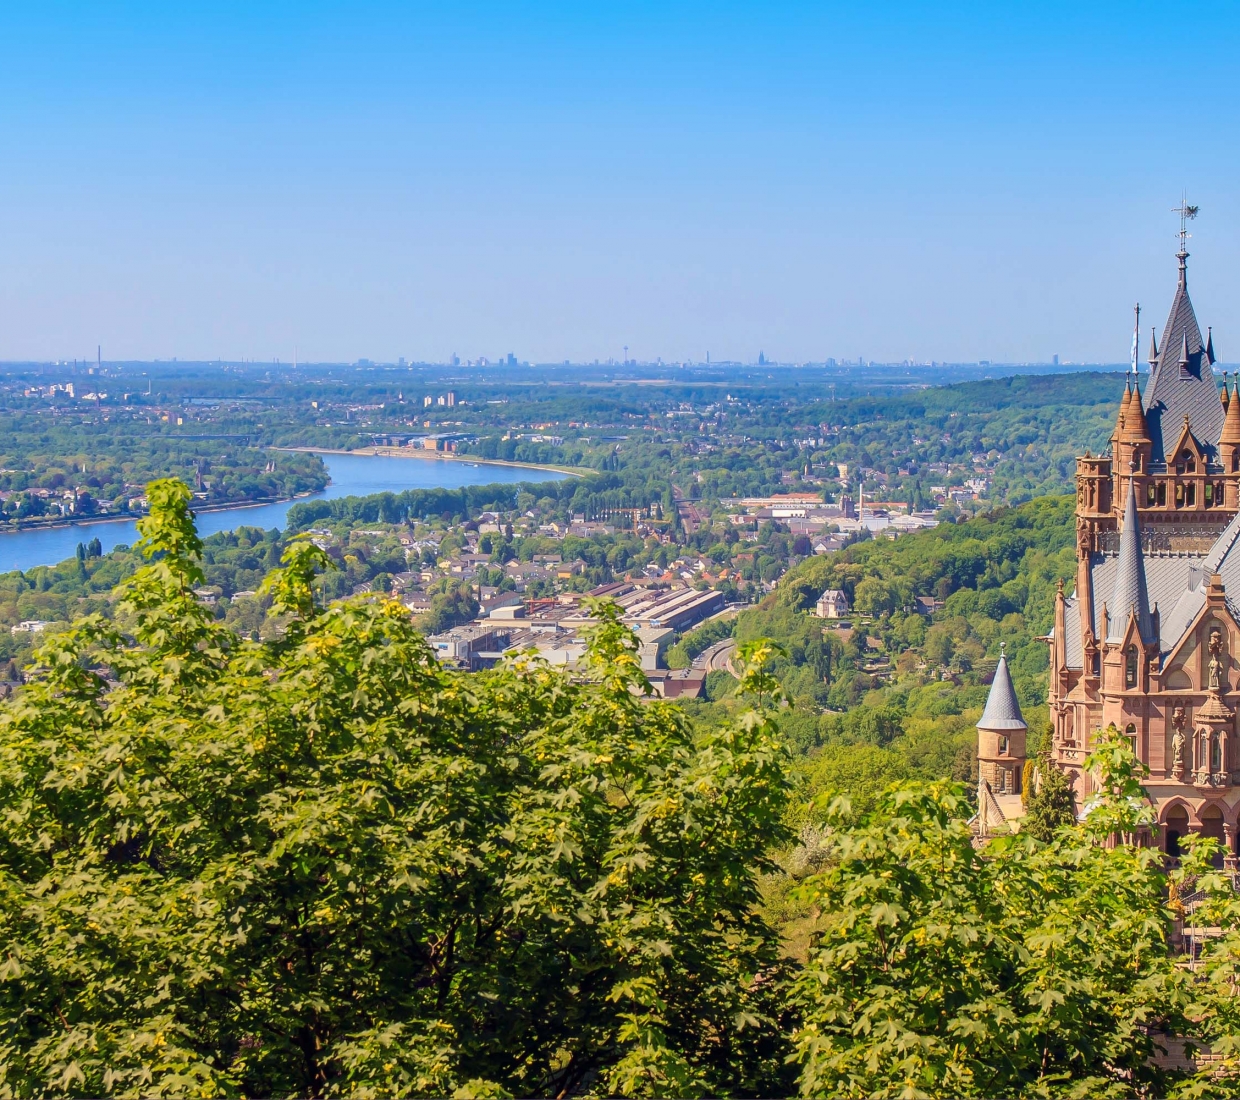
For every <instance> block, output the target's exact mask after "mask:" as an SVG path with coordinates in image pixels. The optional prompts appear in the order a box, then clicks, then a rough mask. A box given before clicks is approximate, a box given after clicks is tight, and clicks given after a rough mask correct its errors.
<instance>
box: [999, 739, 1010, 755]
mask: <svg viewBox="0 0 1240 1100" xmlns="http://www.w3.org/2000/svg"><path fill="white" fill-rule="evenodd" d="M1009 747H1010V746H1009V742H1008V739H1007V738H1006V737H1000V738H999V755H1000V756H1007V754H1008V748H1009Z"/></svg>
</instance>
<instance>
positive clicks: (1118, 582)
mask: <svg viewBox="0 0 1240 1100" xmlns="http://www.w3.org/2000/svg"><path fill="white" fill-rule="evenodd" d="M1178 259H1179V284H1178V286H1177V288H1176V294H1175V299H1174V302H1173V304H1172V309H1171V314H1170V316H1169V318H1168V320H1167V325H1166V327H1165V328H1164V331H1163V339H1162V350H1161V352H1160V351H1159V350H1158V345H1157V343H1156V342H1155V341H1153V340H1152V341H1151V344H1152V347H1151V374H1150V380H1149V384H1148V386H1147V390H1146V393H1145V394H1144V395H1142V393H1141V392H1140V389H1139V387H1137V386H1136V385H1135V384H1133V383H1129V384H1128V385H1127V386H1126V387H1125V390H1124V393H1123V395H1122V397H1121V401H1120V408H1119V412H1118V416H1117V419H1116V425H1115V431H1114V433H1113V435H1112V437H1111V445H1110V448H1109V450H1108V452H1107V453H1106V454H1103V455H1097V456H1095V455H1091V454H1089V453H1086V454H1085V455H1084V456H1083V457H1081V458H1080V459H1078V460H1077V505H1076V549H1077V570H1076V584H1075V590H1074V591H1073V592H1072V594H1071V595H1065V593H1064V590H1063V586H1062V585H1061V586H1060V591H1059V594H1058V596H1057V599H1056V602H1055V622H1054V627H1053V628H1052V630H1051V633H1050V635H1049V636H1048V638H1047V641H1048V642H1049V644H1050V693H1049V696H1050V698H1049V701H1050V716H1051V725H1052V747H1051V756H1052V760H1053V762H1054V763H1055V764H1057V765H1058V766H1059V767H1060V768H1061V769H1063V770H1064V771H1065V772H1066V774H1067V775H1068V777H1069V778H1070V779H1071V781H1072V784H1073V787H1074V789H1075V793H1076V799H1077V805H1078V807H1080V806H1083V805H1084V804H1085V803H1086V801H1087V800H1088V798H1089V796H1090V794H1091V793H1092V790H1093V787H1092V778H1091V776H1090V775H1089V774H1088V773H1087V772H1086V771H1085V770H1084V769H1083V768H1082V761H1083V760H1084V758H1085V756H1086V755H1087V754H1088V753H1089V751H1090V748H1091V745H1092V743H1093V741H1094V739H1095V736H1096V734H1097V733H1098V731H1100V730H1102V729H1104V728H1106V727H1107V726H1109V725H1111V724H1112V723H1113V724H1114V725H1115V726H1116V727H1117V728H1118V729H1120V730H1122V731H1124V732H1125V733H1126V734H1127V735H1128V737H1129V738H1130V740H1131V741H1132V744H1133V746H1134V748H1135V750H1136V753H1137V755H1138V756H1139V757H1140V759H1141V760H1142V761H1143V762H1144V763H1145V764H1146V765H1147V766H1148V767H1149V769H1150V775H1149V779H1148V781H1147V783H1146V789H1147V790H1148V792H1149V794H1150V797H1151V799H1152V800H1153V802H1154V808H1155V811H1156V814H1157V820H1158V822H1159V824H1160V826H1161V827H1160V829H1159V830H1158V841H1157V842H1158V843H1159V844H1160V845H1161V846H1163V847H1164V848H1165V849H1167V850H1168V852H1169V853H1170V854H1172V855H1175V854H1177V853H1178V839H1179V838H1180V837H1182V836H1183V835H1184V834H1185V833H1186V832H1188V831H1193V832H1202V833H1206V834H1209V835H1211V836H1214V837H1216V838H1217V839H1219V840H1221V841H1223V842H1224V844H1225V846H1226V849H1227V851H1228V853H1230V856H1229V859H1230V860H1234V856H1235V853H1236V851H1237V838H1238V836H1240V828H1238V825H1240V745H1238V744H1237V736H1236V715H1235V711H1236V705H1237V695H1238V694H1240V605H1238V604H1237V603H1236V602H1235V600H1236V598H1237V597H1240V548H1237V547H1238V544H1240V518H1238V517H1240V391H1237V392H1231V393H1229V392H1228V387H1227V386H1226V385H1224V386H1223V389H1222V392H1221V393H1220V391H1219V387H1218V383H1217V381H1216V380H1215V377H1214V374H1213V370H1212V367H1213V364H1214V361H1215V359H1214V346H1213V337H1212V335H1207V338H1206V340H1205V341H1204V342H1203V340H1202V338H1201V332H1200V329H1199V328H1198V325H1197V321H1196V318H1195V316H1194V315H1193V308H1192V304H1191V302H1190V301H1189V298H1188V285H1187V269H1186V262H1185V261H1186V259H1187V254H1186V253H1185V252H1183V251H1181V252H1180V254H1179V256H1178Z"/></svg>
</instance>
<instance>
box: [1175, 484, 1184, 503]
mask: <svg viewBox="0 0 1240 1100" xmlns="http://www.w3.org/2000/svg"><path fill="white" fill-rule="evenodd" d="M1175 506H1176V507H1177V508H1183V507H1184V486H1183V485H1181V484H1180V483H1179V482H1178V481H1177V482H1176V483H1175Z"/></svg>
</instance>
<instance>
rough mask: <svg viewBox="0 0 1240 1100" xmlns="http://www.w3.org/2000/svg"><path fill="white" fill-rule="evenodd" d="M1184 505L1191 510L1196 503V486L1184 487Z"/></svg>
mask: <svg viewBox="0 0 1240 1100" xmlns="http://www.w3.org/2000/svg"><path fill="white" fill-rule="evenodd" d="M1184 503H1185V505H1186V506H1187V507H1189V508H1192V507H1193V506H1194V505H1195V504H1196V503H1197V486H1196V485H1185V486H1184Z"/></svg>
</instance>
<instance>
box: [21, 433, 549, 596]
mask: <svg viewBox="0 0 1240 1100" xmlns="http://www.w3.org/2000/svg"><path fill="white" fill-rule="evenodd" d="M321 457H322V459H323V462H324V463H325V464H326V466H327V472H328V474H330V475H331V484H329V485H328V486H327V489H326V490H324V491H323V492H322V493H316V494H314V496H310V497H301V498H299V499H300V500H331V499H332V498H334V497H354V496H369V495H370V494H372V493H387V492H392V493H399V492H401V491H402V490H404V489H458V488H460V487H461V486H462V485H492V484H496V483H503V484H506V485H507V484H512V483H513V482H517V481H558V480H560V479H561V478H564V477H567V476H569V475H567V474H562V473H559V472H558V471H555V470H531V469H529V468H527V467H522V466H500V465H495V464H491V463H485V462H478V463H473V462H464V461H460V460H452V459H443V458H390V457H388V456H386V455H349V454H331V453H324V454H322V455H321ZM294 503H296V502H295V501H291V500H286V501H282V502H281V503H279V504H260V505H257V506H256V507H248V508H247V507H244V506H243V507H239V508H222V509H220V511H218V512H201V513H199V515H198V517H197V522H198V533H199V534H200V535H213V534H215V533H216V532H217V531H231V530H232V529H233V528H235V527H243V526H244V527H261V528H263V530H270V529H271V528H272V527H281V528H282V527H283V526H284V517H285V516H287V515H288V510H289V508H291V507H292V506H293V504H294ZM93 538H98V539H99V541H100V542H101V543H102V544H103V552H104V553H105V554H106V553H107V552H108V551H109V550H111V549H112V548H113V547H115V546H119V545H121V544H122V543H124V544H126V545H130V546H132V545H133V543H134V542H135V541H136V540H137V538H138V532H137V528H136V526H135V523H134V521H133V520H131V519H130V520H97V521H95V522H93V523H75V524H72V525H70V526H67V527H42V528H36V529H30V530H26V531H11V532H6V533H3V534H0V573H4V572H8V571H9V570H12V569H31V568H33V567H34V566H36V565H55V564H56V563H57V562H61V561H64V560H65V559H66V558H71V557H73V555H74V554H75V553H77V545H78V543H79V542H89V541H90V540H91V539H93Z"/></svg>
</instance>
